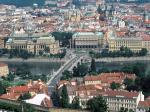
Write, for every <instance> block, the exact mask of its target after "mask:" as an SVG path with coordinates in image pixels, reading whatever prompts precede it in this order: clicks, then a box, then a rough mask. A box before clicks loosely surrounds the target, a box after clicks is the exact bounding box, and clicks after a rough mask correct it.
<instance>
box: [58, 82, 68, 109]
mask: <svg viewBox="0 0 150 112" xmlns="http://www.w3.org/2000/svg"><path fill="white" fill-rule="evenodd" d="M60 106H61V107H63V108H68V106H69V97H68V93H67V87H66V85H63V87H62V91H61V95H60Z"/></svg>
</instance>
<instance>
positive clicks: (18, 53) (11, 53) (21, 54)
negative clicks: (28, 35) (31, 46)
mask: <svg viewBox="0 0 150 112" xmlns="http://www.w3.org/2000/svg"><path fill="white" fill-rule="evenodd" d="M2 56H7V57H8V58H14V57H15V58H23V59H28V58H30V57H34V54H33V53H31V52H28V51H27V50H24V49H20V50H19V49H10V50H9V49H0V57H2Z"/></svg>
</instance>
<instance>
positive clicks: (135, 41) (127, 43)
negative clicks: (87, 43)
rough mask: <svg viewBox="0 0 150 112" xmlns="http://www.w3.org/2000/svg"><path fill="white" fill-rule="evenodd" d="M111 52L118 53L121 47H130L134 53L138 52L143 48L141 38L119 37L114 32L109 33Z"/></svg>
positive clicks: (108, 39)
mask: <svg viewBox="0 0 150 112" xmlns="http://www.w3.org/2000/svg"><path fill="white" fill-rule="evenodd" d="M107 42H108V45H109V51H118V50H120V47H122V46H123V47H128V48H130V49H131V50H132V51H133V52H138V51H140V50H141V49H142V48H143V45H142V38H141V37H117V36H116V35H115V33H114V31H109V32H108V33H107Z"/></svg>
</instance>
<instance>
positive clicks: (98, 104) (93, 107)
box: [87, 96, 108, 112]
mask: <svg viewBox="0 0 150 112" xmlns="http://www.w3.org/2000/svg"><path fill="white" fill-rule="evenodd" d="M87 108H88V109H89V110H90V111H91V112H107V108H108V107H107V104H106V101H105V100H104V99H103V98H102V97H101V96H98V97H94V98H92V99H90V100H89V101H88V102H87Z"/></svg>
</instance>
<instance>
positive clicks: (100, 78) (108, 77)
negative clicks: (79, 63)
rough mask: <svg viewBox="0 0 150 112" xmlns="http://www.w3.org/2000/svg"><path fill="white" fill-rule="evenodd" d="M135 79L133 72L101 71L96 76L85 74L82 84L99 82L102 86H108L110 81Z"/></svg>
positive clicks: (121, 81) (120, 82)
mask: <svg viewBox="0 0 150 112" xmlns="http://www.w3.org/2000/svg"><path fill="white" fill-rule="evenodd" d="M126 78H129V79H133V80H134V79H135V78H136V76H135V74H127V73H123V72H117V73H115V72H114V73H102V74H100V75H97V76H85V77H84V84H85V85H97V84H100V85H101V86H102V87H110V84H111V83H112V82H115V83H119V84H123V81H124V79H126Z"/></svg>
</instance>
